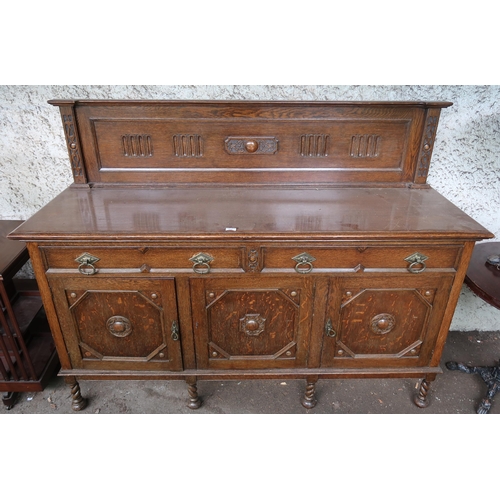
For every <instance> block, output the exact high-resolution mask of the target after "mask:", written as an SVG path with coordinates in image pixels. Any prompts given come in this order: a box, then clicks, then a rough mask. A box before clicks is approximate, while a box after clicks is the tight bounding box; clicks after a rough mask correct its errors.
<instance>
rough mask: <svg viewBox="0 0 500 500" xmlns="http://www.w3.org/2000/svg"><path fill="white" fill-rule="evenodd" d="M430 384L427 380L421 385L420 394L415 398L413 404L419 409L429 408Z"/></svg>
mask: <svg viewBox="0 0 500 500" xmlns="http://www.w3.org/2000/svg"><path fill="white" fill-rule="evenodd" d="M430 385H431V384H430V382H428V381H427V380H426V379H425V378H424V379H423V380H422V382H421V383H420V388H419V391H418V394H415V397H414V398H413V402H414V403H415V404H416V405H417V406H418V407H419V408H427V407H428V406H429V400H428V399H427V393H428V392H429V387H430Z"/></svg>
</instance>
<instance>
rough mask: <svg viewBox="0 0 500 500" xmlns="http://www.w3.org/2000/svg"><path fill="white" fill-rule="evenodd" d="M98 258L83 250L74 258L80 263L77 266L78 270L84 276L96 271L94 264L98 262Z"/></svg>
mask: <svg viewBox="0 0 500 500" xmlns="http://www.w3.org/2000/svg"><path fill="white" fill-rule="evenodd" d="M99 260H100V259H99V258H97V257H94V256H93V255H90V254H89V253H87V252H85V253H82V255H80V257H77V258H76V259H75V262H78V263H79V264H80V265H79V266H78V271H79V272H80V273H81V274H84V275H85V276H92V275H93V274H95V273H96V272H97V269H96V267H95V266H94V264H95V263H96V262H98V261H99Z"/></svg>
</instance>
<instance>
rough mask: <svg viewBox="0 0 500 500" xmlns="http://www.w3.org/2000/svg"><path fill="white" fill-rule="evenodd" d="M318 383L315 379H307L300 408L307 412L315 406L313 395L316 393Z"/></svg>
mask: <svg viewBox="0 0 500 500" xmlns="http://www.w3.org/2000/svg"><path fill="white" fill-rule="evenodd" d="M317 381H318V379H317V378H315V379H307V385H306V391H305V393H304V397H303V398H302V401H301V403H302V406H303V407H304V408H307V409H308V410H309V409H311V408H314V407H315V406H316V403H317V401H316V398H315V397H314V393H315V391H316V382H317Z"/></svg>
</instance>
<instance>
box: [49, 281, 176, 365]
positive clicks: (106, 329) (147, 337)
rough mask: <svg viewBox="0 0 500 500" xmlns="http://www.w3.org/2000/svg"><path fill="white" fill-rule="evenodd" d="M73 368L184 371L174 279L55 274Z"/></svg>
mask: <svg viewBox="0 0 500 500" xmlns="http://www.w3.org/2000/svg"><path fill="white" fill-rule="evenodd" d="M50 286H51V289H52V294H53V298H54V303H55V306H56V309H57V314H58V317H59V321H60V323H61V327H62V331H63V334H64V339H65V342H66V345H67V348H68V351H69V355H70V358H71V362H72V366H73V368H84V369H89V370H120V369H130V370H181V369H182V358H181V347H180V332H179V324H178V319H177V304H176V295H175V286H174V280H173V278H172V279H161V280H150V279H142V278H138V279H126V278H113V279H109V278H100V277H97V276H96V277H91V278H90V277H89V278H51V279H50Z"/></svg>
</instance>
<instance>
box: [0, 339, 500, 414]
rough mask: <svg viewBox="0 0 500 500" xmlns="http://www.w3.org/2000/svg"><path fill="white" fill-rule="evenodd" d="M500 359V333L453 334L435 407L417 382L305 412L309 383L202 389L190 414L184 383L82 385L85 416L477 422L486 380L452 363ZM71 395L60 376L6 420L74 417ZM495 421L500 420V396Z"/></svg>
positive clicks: (328, 393) (365, 390)
mask: <svg viewBox="0 0 500 500" xmlns="http://www.w3.org/2000/svg"><path fill="white" fill-rule="evenodd" d="M499 359H500V332H451V333H450V335H449V336H448V340H447V343H446V346H445V350H444V353H443V357H442V363H441V367H442V369H443V373H442V374H441V375H438V376H437V379H436V380H435V381H434V382H433V383H432V384H431V390H430V392H429V399H430V405H429V406H428V407H427V408H425V409H420V408H417V407H416V406H415V404H414V403H413V395H414V394H415V392H416V386H417V384H418V383H419V380H416V379H365V380H363V379H359V380H358V379H354V380H349V379H345V380H344V379H338V380H320V381H319V382H318V383H317V392H316V397H317V400H318V404H317V405H316V407H315V408H313V409H311V410H306V409H305V408H303V407H302V405H301V404H300V400H301V397H302V394H303V391H304V388H305V381H304V380H286V381H283V380H242V381H238V380H235V381H203V380H201V381H199V382H198V392H199V395H200V397H201V398H202V399H203V405H202V406H201V408H199V409H198V410H194V411H193V410H190V409H188V408H187V407H186V403H187V401H188V395H187V390H186V387H187V386H186V384H185V383H184V382H183V381H86V380H83V381H81V382H80V387H81V392H82V395H83V396H84V397H86V398H88V406H87V408H86V409H84V410H83V411H82V412H80V413H84V414H98V413H102V414H126V413H128V414H169V413H170V414H183V413H186V414H187V413H200V414H273V413H274V414H276V413H280V414H285V413H286V414H294V413H295V414H307V413H316V414H322V413H323V414H332V413H335V414H470V413H475V411H476V409H477V406H478V404H479V402H480V401H481V399H482V398H483V396H484V395H485V392H486V384H485V383H484V382H483V381H482V379H481V378H480V376H479V375H468V374H465V373H461V372H458V371H449V370H447V369H446V367H445V362H447V361H458V362H462V363H464V364H471V365H475V366H478V365H479V366H493V365H495V364H496V363H498V361H499ZM72 413H74V412H73V411H72V410H71V397H70V393H69V389H68V388H67V387H66V385H65V384H64V381H63V380H62V378H60V377H57V376H54V377H53V378H52V379H51V381H50V382H49V384H48V386H47V387H46V388H45V390H44V391H43V392H38V393H20V394H19V396H18V398H17V400H16V403H15V406H14V407H13V408H12V409H11V410H7V408H6V407H5V406H4V405H3V404H0V415H6V414H72ZM490 413H491V414H500V395H498V397H497V399H496V400H494V402H493V405H492V408H491V410H490Z"/></svg>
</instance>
